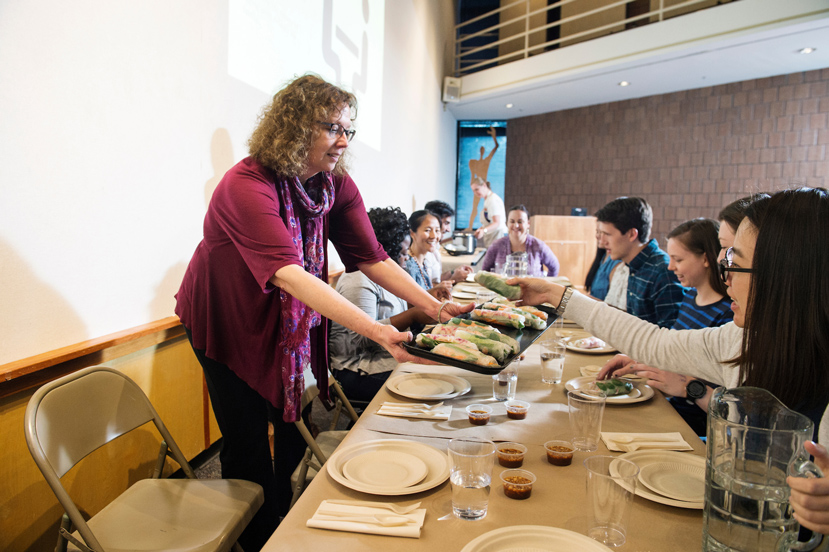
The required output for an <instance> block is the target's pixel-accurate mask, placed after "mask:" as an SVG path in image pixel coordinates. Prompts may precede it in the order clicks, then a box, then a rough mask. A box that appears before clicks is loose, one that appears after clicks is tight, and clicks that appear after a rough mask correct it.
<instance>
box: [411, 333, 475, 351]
mask: <svg viewBox="0 0 829 552" xmlns="http://www.w3.org/2000/svg"><path fill="white" fill-rule="evenodd" d="M415 342H416V343H417V344H418V345H420V346H421V347H426V348H427V349H434V348H435V347H437V346H438V344H440V343H455V344H457V345H463V346H464V347H469V348H470V349H475V344H474V343H472V342H471V341H468V340H466V339H462V338H460V337H456V336H454V335H441V334H434V333H431V334H427V333H422V334H417V338H416V339H415Z"/></svg>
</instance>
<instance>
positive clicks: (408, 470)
mask: <svg viewBox="0 0 829 552" xmlns="http://www.w3.org/2000/svg"><path fill="white" fill-rule="evenodd" d="M427 473H429V468H427V467H426V463H425V462H423V460H421V459H420V458H418V457H417V456H414V455H412V454H409V453H407V452H399V451H393V450H372V451H369V452H366V453H364V454H361V455H359V456H355V457H354V458H352V459H351V460H349V461H348V462H346V463H345V464H343V475H345V476H346V477H347V478H348V479H350V480H351V481H354V482H355V483H361V484H364V485H371V486H375V487H385V488H390V489H398V488H402V487H411V486H412V485H414V484H415V483H420V482H421V481H423V478H424V477H426V474H427Z"/></svg>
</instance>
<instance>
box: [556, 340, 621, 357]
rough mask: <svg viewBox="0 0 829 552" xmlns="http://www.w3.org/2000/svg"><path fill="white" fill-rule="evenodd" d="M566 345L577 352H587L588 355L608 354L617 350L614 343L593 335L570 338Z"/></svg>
mask: <svg viewBox="0 0 829 552" xmlns="http://www.w3.org/2000/svg"><path fill="white" fill-rule="evenodd" d="M566 347H567V349H568V350H570V351H573V352H575V353H586V354H588V355H607V354H610V353H615V352H616V351H617V350H616V348H615V347H613V346H612V345H610V344H608V343H606V342H604V341H602V340H601V339H599V338H598V337H594V336H592V335H588V336H585V337H581V338H575V337H574V338H570V339H569V340H568V341H567V343H566Z"/></svg>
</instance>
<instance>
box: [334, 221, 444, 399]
mask: <svg viewBox="0 0 829 552" xmlns="http://www.w3.org/2000/svg"><path fill="white" fill-rule="evenodd" d="M368 218H369V220H370V221H371V226H372V227H373V228H374V234H375V235H376V236H377V241H378V242H380V245H382V246H383V249H384V250H385V251H386V254H387V255H388V256H389V257H390V258H392V259H395V260H396V261H397V263H398V264H399V265H400V266H401V267H405V264H406V261H407V259H408V257H409V255H408V253H407V250H408V248H409V245H410V244H411V237H410V235H409V224H408V221H407V220H406V215H405V214H403V212H402V211H401V210H400V209H399V208H398V207H386V208H382V209H380V208H375V209H372V210H370V211H369V212H368ZM337 291H338V292H339V293H340V295H342V296H343V297H345V298H346V299H348V300H349V301H351V302H352V303H354V304H355V305H356V306H357V307H359V309H360V310H361V311H363V312H365V313H366V314H367V315H368V316H369V317H371V318H372V319H374V320H377V321H378V322H380V323H381V324H390V325H392V326H394V327H395V328H397V329H398V330H400V331H406V330H407V329H408V328H409V327H410V326H411V325H412V324H413V323H415V322H418V323H420V324H428V323H429V322H431V319H430V318H429V317H428V316H426V315H425V314H424V313H423V310H422V309H419V308H417V307H415V308H411V309H408V306H407V305H406V301H404V300H403V299H401V298H399V297H397V296H396V295H394V294H393V293H390V292H389V291H387V290H386V289H384V288H383V287H382V286H380V285H379V284H376V283H374V282H372V281H371V280H369V279H368V278H367V277H366V275H365V274H363V273H362V272H360V271H359V270H358V271H357V272H349V273H346V274H343V275H342V276H341V277H340V279H339V280H338V281H337ZM328 349H329V351H330V353H331V370H332V371H333V373H334V377H335V378H337V381H338V382H340V385H342V387H343V391H345V394H346V396H348V398H349V399H353V400H357V401H370V400H371V399H372V398H374V395H376V394H377V392H378V391H379V390H380V388H381V387H383V384H384V383H385V382H386V380H387V379H388V377H389V375H390V374H391V372H392V370H394V369H395V368H396V367H397V360H395V359H394V357H392V356H391V355H390V354H389V353H388V351H386V350H385V349H383V348H382V347H380V346H379V345H378V344H377V343H375V342H374V341H372V340H371V339H369V338H367V337H363V336H360V335H359V334H357V333H356V332H354V331H352V330H349V329H348V328H346V327H344V326H342V325H340V324H338V323H336V322H334V323H333V324H332V325H331V333H330V335H329V336H328Z"/></svg>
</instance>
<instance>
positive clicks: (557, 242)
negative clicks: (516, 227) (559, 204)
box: [530, 215, 596, 289]
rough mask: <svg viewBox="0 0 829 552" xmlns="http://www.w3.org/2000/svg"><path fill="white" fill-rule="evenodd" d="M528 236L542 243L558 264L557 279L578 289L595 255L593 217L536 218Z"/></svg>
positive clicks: (582, 285) (533, 219) (532, 221)
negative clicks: (561, 277)
mask: <svg viewBox="0 0 829 552" xmlns="http://www.w3.org/2000/svg"><path fill="white" fill-rule="evenodd" d="M530 234H532V235H533V236H535V237H536V238H538V239H540V240H542V241H544V242H545V243H546V244H547V245H548V246H549V247H550V249H552V250H553V253H555V254H556V257H558V260H559V262H560V263H561V275H562V276H567V277H568V278H570V281H571V282H572V283H573V285H574V286H576V287H577V288H579V289H582V288H583V287H584V279H585V277H586V276H587V272H588V271H589V270H590V265H591V264H592V263H593V257H595V255H596V217H563V216H551V215H536V216H533V217H530Z"/></svg>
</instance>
